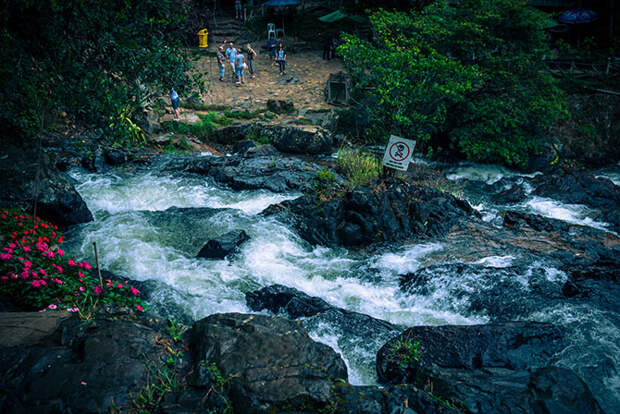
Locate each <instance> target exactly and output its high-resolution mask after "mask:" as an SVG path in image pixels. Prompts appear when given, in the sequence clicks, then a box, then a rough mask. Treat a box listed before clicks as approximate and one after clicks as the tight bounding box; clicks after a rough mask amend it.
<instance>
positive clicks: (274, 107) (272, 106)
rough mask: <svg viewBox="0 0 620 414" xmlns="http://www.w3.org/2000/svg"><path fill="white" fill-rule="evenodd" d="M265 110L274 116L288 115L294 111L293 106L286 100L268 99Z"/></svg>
mask: <svg viewBox="0 0 620 414" xmlns="http://www.w3.org/2000/svg"><path fill="white" fill-rule="evenodd" d="M267 109H268V110H270V111H271V112H274V113H276V114H288V113H290V112H293V111H294V110H295V105H294V104H293V102H292V101H288V100H286V101H284V100H280V99H269V100H267Z"/></svg>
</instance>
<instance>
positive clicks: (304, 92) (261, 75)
mask: <svg viewBox="0 0 620 414" xmlns="http://www.w3.org/2000/svg"><path fill="white" fill-rule="evenodd" d="M257 49H258V47H257V48H255V50H257ZM257 52H259V55H258V56H257V58H256V61H255V63H254V65H255V68H256V78H255V79H250V76H249V73H248V71H247V70H246V83H245V85H241V86H235V84H234V82H232V79H231V71H230V66H227V67H226V76H225V79H226V82H220V81H219V70H218V66H217V61H216V59H215V57H211V56H206V57H203V58H202V59H200V60H199V61H198V62H197V68H198V70H202V71H204V72H208V75H207V76H208V80H209V85H208V89H207V93H206V94H205V95H204V96H203V99H204V101H205V103H206V104H213V105H229V106H231V107H239V106H241V107H244V108H247V109H258V108H264V107H265V104H266V103H267V100H268V99H283V100H291V101H293V103H294V104H295V107H296V108H297V109H327V108H330V106H329V105H327V103H326V102H325V98H324V89H325V84H326V82H327V79H328V78H329V74H330V73H336V72H338V71H340V70H342V62H341V61H340V60H339V59H332V60H330V61H325V60H323V59H321V52H320V51H310V52H299V53H295V54H287V67H286V75H284V76H280V75H279V69H278V66H277V65H275V66H274V65H273V64H272V62H271V61H270V60H269V54H268V52H266V51H259V50H257Z"/></svg>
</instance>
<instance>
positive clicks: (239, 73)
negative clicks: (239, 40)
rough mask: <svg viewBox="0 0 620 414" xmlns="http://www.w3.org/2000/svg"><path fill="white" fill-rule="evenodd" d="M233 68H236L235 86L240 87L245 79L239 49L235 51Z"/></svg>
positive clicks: (243, 65)
mask: <svg viewBox="0 0 620 414" xmlns="http://www.w3.org/2000/svg"><path fill="white" fill-rule="evenodd" d="M235 67H236V68H237V85H241V84H242V83H245V77H244V73H243V72H244V70H243V69H244V67H245V63H244V59H243V52H242V51H241V49H238V50H237V55H236V57H235Z"/></svg>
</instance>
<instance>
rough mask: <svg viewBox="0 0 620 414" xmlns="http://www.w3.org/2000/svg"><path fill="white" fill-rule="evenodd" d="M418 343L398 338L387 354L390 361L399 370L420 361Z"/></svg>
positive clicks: (409, 339)
mask: <svg viewBox="0 0 620 414" xmlns="http://www.w3.org/2000/svg"><path fill="white" fill-rule="evenodd" d="M421 355H422V353H421V351H420V341H414V340H413V339H411V338H398V340H397V341H396V342H394V345H392V349H391V351H390V354H389V358H390V360H391V361H394V362H396V363H397V364H398V365H399V366H400V367H401V368H406V367H407V366H408V365H409V364H412V363H414V362H417V361H419V360H420V357H421Z"/></svg>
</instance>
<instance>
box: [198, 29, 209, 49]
mask: <svg viewBox="0 0 620 414" xmlns="http://www.w3.org/2000/svg"><path fill="white" fill-rule="evenodd" d="M207 36H209V32H208V31H207V29H202V30H201V31H199V32H198V47H207Z"/></svg>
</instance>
